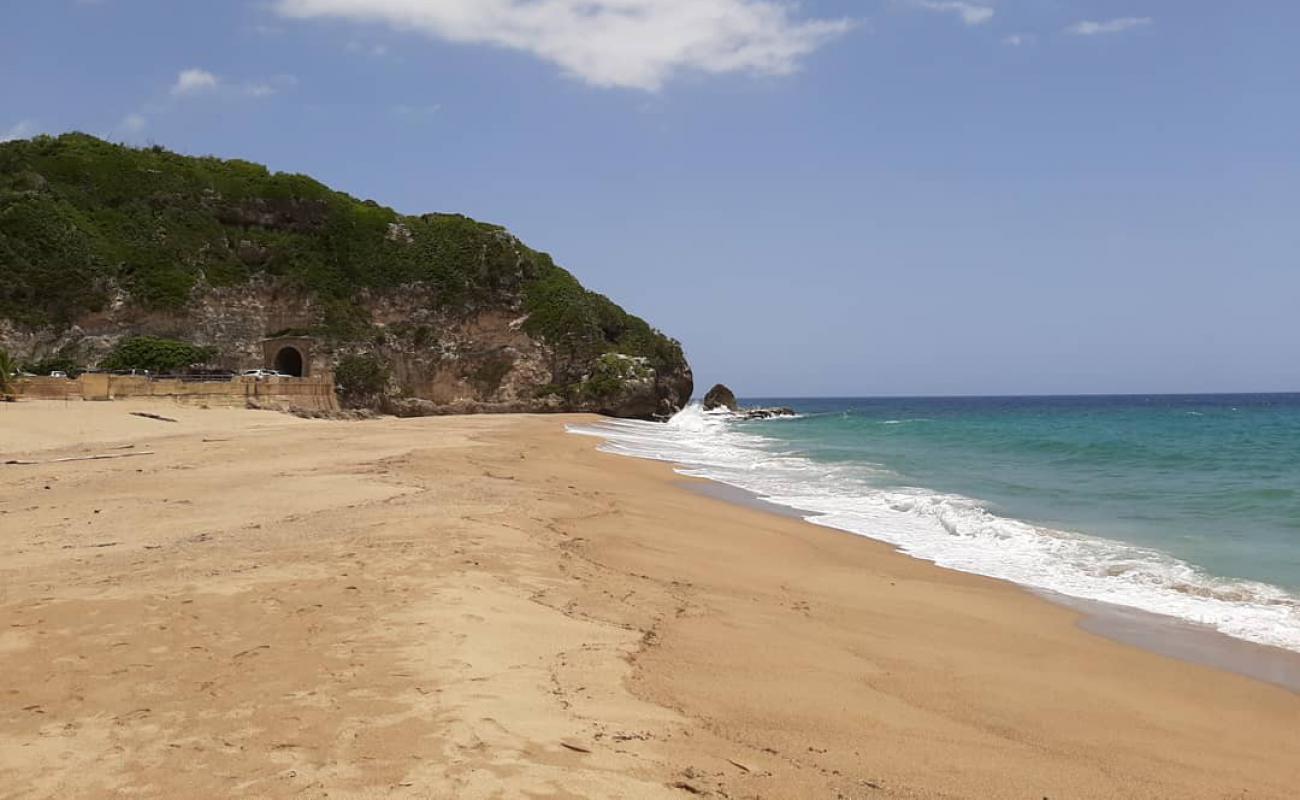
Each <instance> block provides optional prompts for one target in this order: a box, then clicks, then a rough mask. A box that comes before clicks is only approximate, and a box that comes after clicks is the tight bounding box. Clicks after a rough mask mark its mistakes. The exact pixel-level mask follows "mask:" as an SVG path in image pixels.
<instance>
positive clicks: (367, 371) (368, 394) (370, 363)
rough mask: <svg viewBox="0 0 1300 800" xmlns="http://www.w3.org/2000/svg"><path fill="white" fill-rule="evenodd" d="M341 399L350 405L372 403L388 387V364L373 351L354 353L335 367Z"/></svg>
mask: <svg viewBox="0 0 1300 800" xmlns="http://www.w3.org/2000/svg"><path fill="white" fill-rule="evenodd" d="M334 385H335V387H337V389H338V393H339V399H340V400H342V401H343V402H344V404H346V405H349V406H368V405H372V404H373V403H374V402H375V401H376V400H377V399H378V398H379V397H380V396H381V395H382V394H384V390H385V389H387V387H388V365H387V364H385V363H384V361H383V359H381V358H379V356H376V355H374V354H373V353H354V354H352V355H346V356H344V357H343V358H342V359H340V360H339V363H338V366H337V367H335V368H334Z"/></svg>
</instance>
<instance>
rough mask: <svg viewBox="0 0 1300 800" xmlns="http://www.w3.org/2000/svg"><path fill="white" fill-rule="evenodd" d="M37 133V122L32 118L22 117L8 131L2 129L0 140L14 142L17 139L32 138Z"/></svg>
mask: <svg viewBox="0 0 1300 800" xmlns="http://www.w3.org/2000/svg"><path fill="white" fill-rule="evenodd" d="M36 133H37V129H36V123H35V122H32V121H31V120H30V119H20V120H18V122H16V123H14V125H13V127H11V128H10V129H9V130H7V131H0V142H12V141H14V140H15V139H30V138H32V137H33V136H35V135H36Z"/></svg>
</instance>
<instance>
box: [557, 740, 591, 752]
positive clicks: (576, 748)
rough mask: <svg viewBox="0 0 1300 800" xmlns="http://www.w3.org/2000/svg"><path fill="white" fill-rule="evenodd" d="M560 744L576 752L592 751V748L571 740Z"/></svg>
mask: <svg viewBox="0 0 1300 800" xmlns="http://www.w3.org/2000/svg"><path fill="white" fill-rule="evenodd" d="M560 746H561V747H565V748H568V749H569V750H572V751H573V752H575V753H590V752H591V750H590V749H589V748H586V747H583V746H582V745H580V744H572V743H570V742H560Z"/></svg>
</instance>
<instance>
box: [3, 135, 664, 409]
mask: <svg viewBox="0 0 1300 800" xmlns="http://www.w3.org/2000/svg"><path fill="white" fill-rule="evenodd" d="M0 277H2V278H3V279H2V280H0V317H2V318H7V319H9V320H11V321H13V322H14V323H15V324H18V325H21V326H24V327H27V328H37V327H52V328H59V327H65V326H67V325H70V324H72V323H74V322H75V321H77V320H79V319H82V318H85V317H86V316H87V315H92V314H94V313H96V312H98V311H101V310H103V309H105V308H106V307H108V306H109V305H110V304H113V303H120V302H123V301H125V302H129V303H131V304H133V305H135V306H138V307H140V308H141V309H143V310H146V311H158V312H178V313H182V312H183V311H184V310H185V308H186V307H187V305H189V304H191V303H192V302H194V298H195V296H196V294H198V293H199V292H200V291H201V290H203V289H207V288H214V287H223V286H237V285H241V284H244V283H247V282H249V281H250V280H254V279H263V280H269V281H273V282H275V285H276V286H279V287H284V288H285V289H289V290H296V291H300V292H303V293H305V294H308V295H310V296H312V297H314V298H316V300H317V302H318V304H319V307H320V308H321V309H323V313H322V314H321V318H320V321H319V325H318V327H317V328H316V329H314V330H312V331H311V333H313V334H316V335H319V336H323V337H326V338H329V339H331V340H334V341H339V342H364V341H365V340H366V339H367V337H368V336H369V335H370V332H371V327H370V320H369V318H368V316H367V314H366V312H365V310H364V308H363V305H362V304H361V303H360V302H359V301H358V298H359V295H360V294H362V293H366V292H370V293H377V292H398V291H401V289H402V287H404V286H408V285H411V284H420V285H422V286H424V287H427V288H429V289H431V290H432V291H431V292H430V293H429V295H430V296H431V297H432V298H433V300H432V301H431V302H433V303H434V304H435V305H436V306H437V307H438V308H440V309H445V310H447V311H449V312H450V313H457V314H462V315H470V314H473V313H474V312H475V310H478V309H485V308H516V307H519V308H521V310H522V311H523V312H525V313H526V314H527V321H526V322H525V323H524V330H525V332H526V333H528V334H529V335H530V336H532V337H533V338H534V339H537V340H538V341H542V342H544V343H545V344H546V345H547V346H548V348H549V351H550V353H551V354H552V362H553V363H552V364H551V371H552V373H553V388H554V389H555V390H556V391H558V392H559V393H561V394H565V395H567V396H577V395H579V394H581V393H582V392H583V391H585V390H584V389H583V388H582V386H581V385H582V383H583V382H584V380H586V379H587V378H588V377H589V375H590V373H591V367H592V365H593V364H594V363H595V360H596V359H598V358H599V357H600V356H601V355H602V354H605V353H622V354H625V355H628V356H634V357H640V358H644V359H645V360H646V363H648V364H649V365H651V366H652V367H654V368H655V369H657V370H660V371H661V372H662V373H663V374H668V373H673V372H677V373H685V371H686V364H685V359H684V357H683V354H682V350H681V347H680V345H679V344H678V343H677V342H676V341H674V340H672V339H669V338H668V337H666V336H664V335H663V334H662V333H660V332H659V331H657V330H655V329H653V328H652V327H651V326H650V325H648V324H647V323H646V322H645V321H644V320H642V319H640V318H638V317H635V316H632V315H630V314H628V313H627V312H625V311H624V310H623V309H622V308H620V307H619V306H618V305H616V304H615V303H613V302H611V301H610V300H609V299H608V298H605V297H603V296H601V295H599V294H596V293H593V292H590V291H588V290H586V289H584V288H583V287H582V286H581V284H579V283H578V281H577V280H576V279H575V278H574V277H573V276H572V275H571V274H569V273H568V272H567V271H565V270H564V269H562V268H560V267H559V266H557V265H556V264H555V263H554V261H552V259H551V257H550V256H548V255H547V254H545V253H540V252H537V251H535V250H532V249H530V248H528V247H527V246H525V245H523V244H522V243H521V242H519V240H518V239H516V238H515V237H514V236H512V235H510V234H509V233H508V232H507V231H506V230H505V229H504V228H501V227H499V226H496V225H490V224H486V223H482V222H477V221H475V220H472V219H469V218H467V217H464V216H460V215H454V214H426V215H423V216H406V215H402V214H398V213H397V212H395V211H393V210H392V209H389V208H385V207H383V206H380V205H378V204H376V203H374V202H371V201H361V200H357V199H356V198H353V197H350V196H348V195H346V194H343V193H341V192H336V191H333V190H331V189H330V188H328V187H326V186H324V185H322V184H321V183H319V182H317V181H315V180H313V179H311V178H309V177H306V176H303V175H290V174H285V173H273V172H271V171H269V170H267V169H266V168H265V167H263V166H261V165H258V164H253V163H249V162H246V161H238V160H221V159H217V158H195V157H189V156H183V155H178V154H176V153H172V152H169V151H167V150H165V149H163V148H160V147H150V148H132V147H127V146H123V145H116V144H111V143H108V142H105V141H102V140H99V139H96V138H94V137H92V136H88V135H84V134H66V135H63V136H59V137H38V138H36V139H32V140H21V141H12V142H7V143H3V144H0ZM494 377H495V376H493V375H490V374H487V375H484V376H483V379H484V381H485V383H486V382H491V381H492V379H493V378H494ZM498 380H499V378H498Z"/></svg>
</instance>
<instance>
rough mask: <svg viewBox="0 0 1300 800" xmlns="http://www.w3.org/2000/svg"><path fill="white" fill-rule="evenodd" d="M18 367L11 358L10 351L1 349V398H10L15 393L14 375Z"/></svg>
mask: <svg viewBox="0 0 1300 800" xmlns="http://www.w3.org/2000/svg"><path fill="white" fill-rule="evenodd" d="M17 371H18V366H17V365H16V364H15V363H14V360H13V358H11V357H10V355H9V351H8V350H2V349H0V397H8V396H9V395H10V394H12V393H13V391H14V373H15V372H17Z"/></svg>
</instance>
